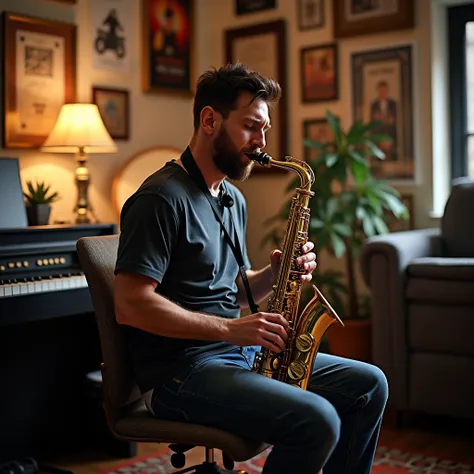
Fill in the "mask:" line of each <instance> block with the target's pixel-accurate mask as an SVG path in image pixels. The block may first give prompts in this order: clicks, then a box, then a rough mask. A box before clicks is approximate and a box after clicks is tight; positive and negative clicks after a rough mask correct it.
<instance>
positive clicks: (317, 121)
mask: <svg viewBox="0 0 474 474" xmlns="http://www.w3.org/2000/svg"><path fill="white" fill-rule="evenodd" d="M306 139H308V140H311V141H313V142H316V143H321V144H325V143H331V142H333V141H334V133H333V131H332V129H331V127H330V126H329V123H328V121H327V119H326V118H325V117H323V118H314V119H306V120H303V140H306ZM319 155H320V151H319V150H317V149H316V148H311V147H308V146H305V145H304V144H303V156H304V159H305V161H308V162H309V161H313V160H315V159H317V158H318V157H319Z"/></svg>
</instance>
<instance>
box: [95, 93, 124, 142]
mask: <svg viewBox="0 0 474 474" xmlns="http://www.w3.org/2000/svg"><path fill="white" fill-rule="evenodd" d="M92 103H94V104H96V105H97V107H98V109H99V112H100V115H101V117H102V120H103V122H104V125H105V128H106V129H107V131H108V132H109V135H110V136H111V137H112V138H113V139H115V140H128V139H129V138H130V93H129V91H128V90H127V89H120V88H115V87H102V86H93V87H92ZM111 106H112V107H113V108H114V109H115V110H112V111H111V110H110V107H111Z"/></svg>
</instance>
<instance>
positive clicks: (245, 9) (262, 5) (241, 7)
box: [234, 0, 277, 15]
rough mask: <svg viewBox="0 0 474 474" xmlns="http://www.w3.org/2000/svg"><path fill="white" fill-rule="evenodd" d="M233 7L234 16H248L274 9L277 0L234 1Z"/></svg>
mask: <svg viewBox="0 0 474 474" xmlns="http://www.w3.org/2000/svg"><path fill="white" fill-rule="evenodd" d="M234 7H235V14H236V15H248V14H249V13H256V12H261V11H263V10H272V9H275V8H276V7H277V0H235V4H234Z"/></svg>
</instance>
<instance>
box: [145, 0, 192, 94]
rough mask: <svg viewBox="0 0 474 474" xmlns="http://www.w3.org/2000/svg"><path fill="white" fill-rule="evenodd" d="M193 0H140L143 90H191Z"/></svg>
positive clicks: (176, 91)
mask: <svg viewBox="0 0 474 474" xmlns="http://www.w3.org/2000/svg"><path fill="white" fill-rule="evenodd" d="M193 1H194V0H142V29H141V35H142V55H143V56H142V89H143V92H153V93H157V92H172V93H173V92H175V93H181V94H185V95H191V94H192V88H193V84H192V81H193V77H192V71H193V61H192V58H193V51H192V49H193V37H194V14H193Z"/></svg>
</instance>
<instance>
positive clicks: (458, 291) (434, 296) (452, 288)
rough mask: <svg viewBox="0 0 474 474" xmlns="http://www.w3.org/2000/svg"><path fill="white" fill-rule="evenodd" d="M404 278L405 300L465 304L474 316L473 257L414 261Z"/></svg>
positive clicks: (428, 258) (434, 258)
mask: <svg viewBox="0 0 474 474" xmlns="http://www.w3.org/2000/svg"><path fill="white" fill-rule="evenodd" d="M407 275H408V277H407V286H406V289H405V296H406V298H407V300H410V301H416V302H425V303H428V304H446V305H448V304H449V305H469V306H470V308H471V311H472V312H473V313H474V291H473V284H474V258H440V257H422V258H415V259H413V260H412V261H411V262H410V264H409V265H408V267H407Z"/></svg>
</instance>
